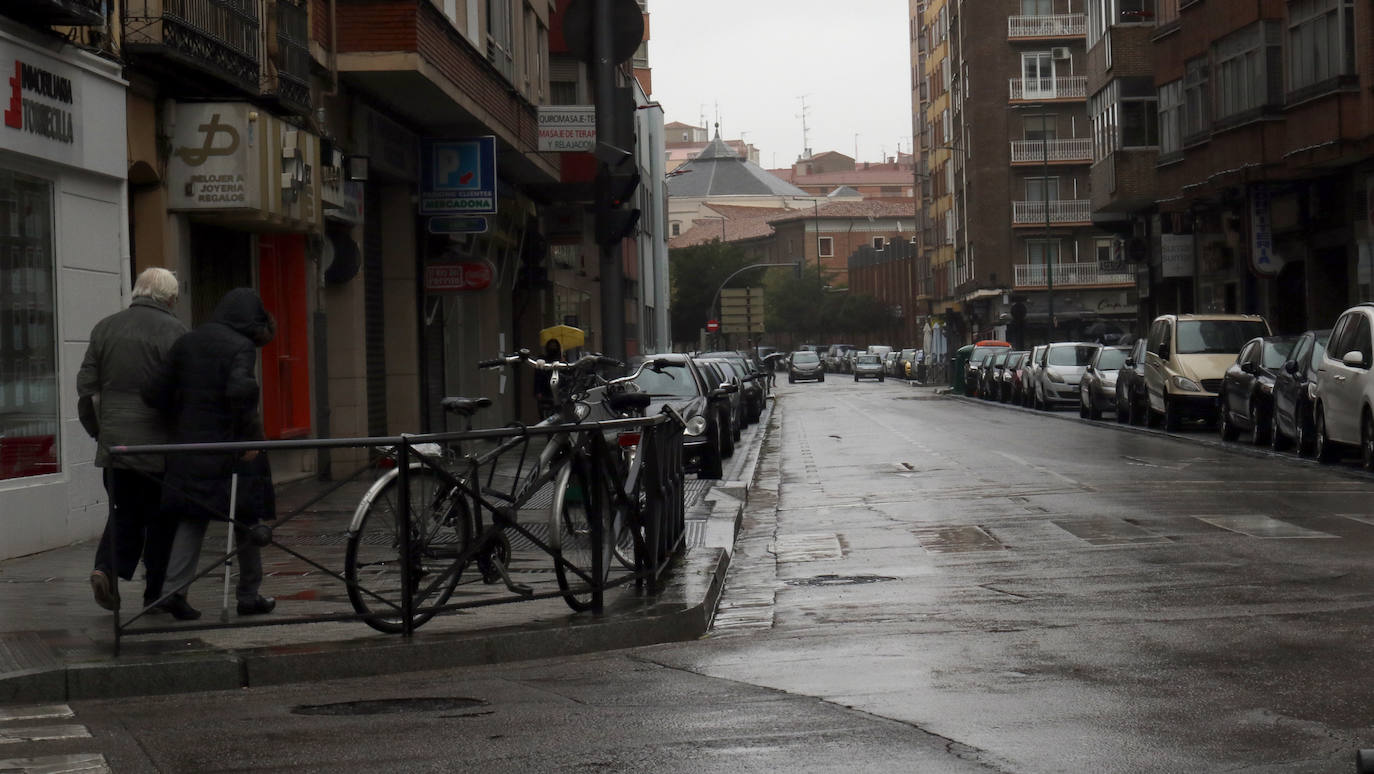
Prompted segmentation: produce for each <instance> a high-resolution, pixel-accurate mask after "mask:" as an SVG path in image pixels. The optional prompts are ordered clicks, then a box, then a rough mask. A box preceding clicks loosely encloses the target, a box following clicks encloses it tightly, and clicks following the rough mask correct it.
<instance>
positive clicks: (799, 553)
mask: <svg viewBox="0 0 1374 774" xmlns="http://www.w3.org/2000/svg"><path fill="white" fill-rule="evenodd" d="M768 550H769V551H770V552H771V553H773V554H774V555H775V556H777V558H778V561H779V562H813V561H819V560H824V559H843V558H844V553H843V552H842V551H841V549H840V537H839V536H838V535H836V534H834V533H813V534H806V535H779V536H778V537H776V538H774V539H773V543H772V544H771V545H769V546H768Z"/></svg>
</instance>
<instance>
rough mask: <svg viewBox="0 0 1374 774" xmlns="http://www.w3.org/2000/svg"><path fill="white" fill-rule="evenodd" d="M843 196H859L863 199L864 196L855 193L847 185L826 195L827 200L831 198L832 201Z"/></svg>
mask: <svg viewBox="0 0 1374 774" xmlns="http://www.w3.org/2000/svg"><path fill="white" fill-rule="evenodd" d="M841 196H859V197H862V196H863V194H861V193H859V192H858V191H855V190H854V189H853V188H850V187H849V186H847V185H842V186H840V187H839V188H836V189H835V190H833V191H831V192H830V193H828V194H826V197H827V198H831V199H834V198H837V197H841Z"/></svg>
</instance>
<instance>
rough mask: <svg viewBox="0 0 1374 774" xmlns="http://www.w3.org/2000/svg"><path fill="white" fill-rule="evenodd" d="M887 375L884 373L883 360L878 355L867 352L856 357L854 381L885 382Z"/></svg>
mask: <svg viewBox="0 0 1374 774" xmlns="http://www.w3.org/2000/svg"><path fill="white" fill-rule="evenodd" d="M885 377H886V374H884V373H883V359H882V358H881V357H879V356H878V355H872V354H869V353H867V352H863V353H860V354H859V355H856V356H855V357H854V381H856V382H857V381H859V380H860V379H877V380H878V381H880V382H881V381H883V379H884V378H885Z"/></svg>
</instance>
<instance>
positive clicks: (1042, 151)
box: [1011, 137, 1093, 164]
mask: <svg viewBox="0 0 1374 774" xmlns="http://www.w3.org/2000/svg"><path fill="white" fill-rule="evenodd" d="M1092 160H1093V141H1092V138H1090V137H1069V138H1065V139H1062V140H1049V141H1048V147H1046V141H1043V140H1012V141H1011V161H1012V163H1013V164H1024V163H1030V162H1035V163H1041V162H1045V161H1048V162H1049V163H1051V164H1055V163H1060V164H1062V163H1064V162H1066V161H1092Z"/></svg>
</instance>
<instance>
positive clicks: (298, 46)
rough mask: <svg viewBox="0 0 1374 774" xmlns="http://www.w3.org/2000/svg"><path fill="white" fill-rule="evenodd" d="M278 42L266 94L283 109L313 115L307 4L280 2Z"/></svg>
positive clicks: (303, 0)
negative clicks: (311, 112)
mask: <svg viewBox="0 0 1374 774" xmlns="http://www.w3.org/2000/svg"><path fill="white" fill-rule="evenodd" d="M276 6H277V39H276V41H274V42H275V45H274V46H273V47H272V49H271V54H272V57H271V62H270V69H271V71H272V72H271V73H270V74H269V76H268V78H266V79H265V81H264V83H263V93H264V94H266V95H268V96H272V97H276V98H277V101H278V102H280V103H281V105H282V107H285V108H287V109H288V110H291V111H292V112H295V113H300V114H302V115H304V114H307V113H309V112H310V108H311V103H310V16H309V12H308V11H307V10H306V7H305V0H277V2H276Z"/></svg>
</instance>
